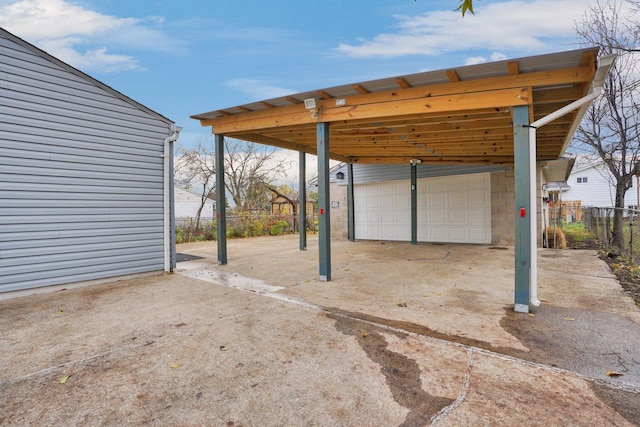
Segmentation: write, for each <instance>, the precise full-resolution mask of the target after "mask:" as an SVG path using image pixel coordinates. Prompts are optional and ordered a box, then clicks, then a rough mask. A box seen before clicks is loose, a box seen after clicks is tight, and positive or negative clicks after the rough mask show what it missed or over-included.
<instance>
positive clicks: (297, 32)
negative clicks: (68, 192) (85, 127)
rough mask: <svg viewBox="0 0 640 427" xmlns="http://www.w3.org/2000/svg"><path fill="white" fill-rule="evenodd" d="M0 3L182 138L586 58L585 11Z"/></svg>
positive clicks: (495, 0)
mask: <svg viewBox="0 0 640 427" xmlns="http://www.w3.org/2000/svg"><path fill="white" fill-rule="evenodd" d="M474 3H475V5H474V8H475V12H476V14H475V15H470V14H467V15H466V16H465V17H464V18H462V16H461V14H460V12H456V11H455V10H454V9H455V8H456V7H457V5H458V0H415V1H414V0H180V1H177V0H0V26H1V27H3V28H5V29H7V30H8V31H10V32H12V33H14V34H16V35H17V36H19V37H21V38H23V39H25V40H27V41H29V42H31V43H33V44H35V45H36V46H38V47H39V48H41V49H43V50H45V51H47V52H48V53H50V54H52V55H54V56H56V57H58V58H60V59H61V60H63V61H65V62H68V63H70V64H71V65H73V66H75V67H77V68H79V69H81V70H82V71H84V72H86V73H88V74H90V75H91V76H93V77H95V78H97V79H98V80H101V81H103V82H104V83H106V84H108V85H110V86H112V87H113V88H115V89H117V90H119V91H120V92H122V93H124V94H126V95H127V96H129V97H131V98H133V99H135V100H136V101H138V102H140V103H142V104H144V105H146V106H147V107H149V108H151V109H153V110H155V111H157V112H159V113H161V114H163V115H164V116H166V117H168V118H170V119H171V120H173V121H175V122H176V123H177V124H178V125H179V126H182V127H183V129H184V130H183V132H182V135H181V137H180V143H181V144H182V145H184V146H187V147H189V146H192V145H193V144H194V143H195V141H196V140H197V139H198V137H201V136H203V135H207V134H208V131H209V129H210V128H202V127H200V125H199V123H198V122H197V121H194V120H191V119H189V116H190V115H193V114H197V113H203V112H206V111H211V110H215V109H219V108H224V107H231V106H235V105H239V104H244V103H248V102H251V101H256V100H262V99H267V98H271V97H276V96H282V95H286V94H290V93H296V92H302V91H307V90H313V89H320V88H324V87H330V86H335V85H340V84H346V83H354V82H360V81H366V80H370V79H375V78H381V77H388V76H396V75H402V74H410V73H415V72H419V71H426V70H437V69H441V68H447V67H454V66H460V65H465V64H471V63H478V62H487V61H492V60H500V59H505V58H517V57H522V56H529V55H535V54H541V53H550V52H556V51H562V50H568V49H573V48H576V47H577V45H576V44H575V43H576V39H575V32H574V29H573V27H574V23H575V22H576V21H579V20H581V19H582V17H583V16H584V14H585V12H586V11H587V10H588V7H589V3H590V2H589V1H587V0H520V1H517V0H475V1H474Z"/></svg>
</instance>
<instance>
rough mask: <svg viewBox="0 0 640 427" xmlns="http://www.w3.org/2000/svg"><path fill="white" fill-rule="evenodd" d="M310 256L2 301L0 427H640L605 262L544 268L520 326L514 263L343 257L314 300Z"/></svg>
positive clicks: (441, 250) (419, 255)
mask: <svg viewBox="0 0 640 427" xmlns="http://www.w3.org/2000/svg"><path fill="white" fill-rule="evenodd" d="M308 246H309V248H308V250H307V251H303V252H301V251H299V250H298V249H297V248H298V243H297V238H296V237H295V236H283V237H278V238H259V239H246V240H232V241H230V242H229V251H228V252H229V264H228V265H226V266H218V265H216V264H215V261H216V259H215V245H214V243H206V244H188V245H180V246H179V248H178V250H179V252H180V253H181V254H182V255H181V259H185V261H183V262H180V263H179V264H178V274H173V275H161V276H149V277H142V278H135V279H128V280H125V281H120V282H115V283H106V284H101V285H95V286H91V287H78V288H75V287H73V288H72V287H70V286H69V287H66V288H58V289H57V291H56V292H49V293H43V294H38V295H29V296H20V297H16V298H12V299H5V300H3V301H0V327H2V329H1V331H2V332H0V350H2V354H3V359H4V360H3V362H4V363H3V364H2V366H1V367H0V424H3V425H5V424H6V425H123V424H132V425H184V426H187V425H188V426H191V425H194V426H195V425H213V426H218V425H220V426H281V425H287V426H288V425H292V426H302V425H305V426H306V425H309V426H315V425H317V426H327V425H331V426H334V425H336V426H393V425H398V426H400V425H403V426H422V425H446V426H449V425H452V426H455V425H492V426H494V425H545V426H548V425H620V426H623V425H638V424H640V414H639V411H638V409H637V408H638V407H640V334H638V325H639V324H640V308H638V307H637V306H636V305H635V304H634V303H633V301H632V300H631V299H630V298H629V297H627V296H626V295H625V294H624V293H623V292H622V290H621V288H620V286H619V284H618V282H617V281H616V280H615V278H614V277H613V276H612V275H611V273H610V272H609V270H608V267H607V266H606V265H605V264H604V263H603V262H601V261H600V260H598V259H597V257H596V255H595V253H594V252H592V251H550V250H549V251H547V250H545V251H541V252H539V255H538V256H539V264H540V267H541V269H540V272H539V280H540V291H539V296H540V297H541V299H542V300H543V304H542V305H541V306H540V307H539V308H537V309H535V310H534V312H533V313H532V315H527V314H516V313H514V312H513V310H512V309H511V306H512V304H513V250H512V249H510V248H509V249H502V248H495V249H490V248H488V247H486V246H468V245H426V244H425V245H417V246H411V245H409V244H405V243H389V242H386V243H384V244H382V243H379V242H356V243H349V242H332V249H333V257H332V262H333V280H332V281H330V282H320V281H319V280H318V279H317V278H318V266H317V259H318V254H317V242H316V241H315V240H314V239H313V238H311V239H310V241H309V245H308ZM62 289H64V290H62ZM13 296H15V295H13ZM6 297H7V295H4V296H3V298H6ZM607 371H615V372H618V373H620V374H621V375H620V376H617V377H612V376H607V375H606V373H607Z"/></svg>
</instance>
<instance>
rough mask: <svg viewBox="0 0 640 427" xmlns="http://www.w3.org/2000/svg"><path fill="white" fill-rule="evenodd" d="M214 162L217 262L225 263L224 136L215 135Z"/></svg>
mask: <svg viewBox="0 0 640 427" xmlns="http://www.w3.org/2000/svg"><path fill="white" fill-rule="evenodd" d="M215 162H216V226H217V238H218V264H219V265H225V264H226V263H227V209H226V205H227V201H226V197H225V194H224V192H225V189H224V136H222V135H215Z"/></svg>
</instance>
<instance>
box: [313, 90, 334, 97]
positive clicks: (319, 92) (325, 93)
mask: <svg viewBox="0 0 640 427" xmlns="http://www.w3.org/2000/svg"><path fill="white" fill-rule="evenodd" d="M316 93H317V94H318V96H319V97H320V98H322V99H331V98H333V96H331V95H329V94H328V93H327V92H325V91H323V90H317V91H316Z"/></svg>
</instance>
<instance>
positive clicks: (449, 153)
mask: <svg viewBox="0 0 640 427" xmlns="http://www.w3.org/2000/svg"><path fill="white" fill-rule="evenodd" d="M597 53H598V49H597V48H589V49H580V50H573V51H567V52H559V53H552V54H546V55H539V56H534V57H527V58H520V59H513V60H505V61H499V62H492V63H487V64H479V65H471V66H465V67H460V68H451V69H448V70H440V71H429V72H423V73H418V74H411V75H405V76H398V77H391V78H385V79H379V80H372V81H368V82H360V83H354V84H348V85H342V86H335V87H331V88H326V89H320V90H315V91H309V92H302V93H298V94H293V95H290V96H283V97H279V98H273V99H268V100H265V101H259V102H253V103H249V104H244V105H240V106H236V107H230V108H223V109H220V110H215V111H212V112H208V113H203V114H197V115H194V116H192V118H194V119H197V120H200V123H201V125H203V126H211V127H212V132H213V133H214V134H218V135H223V136H227V137H233V138H238V139H242V140H246V141H251V142H257V143H261V144H266V145H271V146H275V147H280V148H286V149H292V150H296V151H301V152H305V153H310V154H316V150H317V148H316V147H317V145H316V144H317V136H316V124H317V123H318V122H328V123H330V128H329V129H330V134H329V139H330V141H331V147H330V152H329V155H330V157H331V158H332V159H335V160H340V161H344V162H348V163H386V164H390V163H409V161H410V160H411V159H420V160H421V161H422V162H423V163H437V164H461V163H462V164H465V163H468V164H506V165H508V164H513V162H514V134H513V127H512V122H513V120H512V114H511V113H512V108H511V107H514V106H519V105H528V106H529V112H530V122H533V121H535V120H537V119H539V118H541V117H544V116H546V115H548V114H549V113H552V112H554V111H556V110H558V109H560V108H561V107H563V106H565V105H567V104H570V103H571V102H573V101H575V100H577V99H579V98H581V97H583V96H585V95H586V94H587V93H588V92H589V90H590V87H591V84H592V81H593V79H594V76H595V73H596V68H597ZM311 98H314V99H315V100H316V102H317V105H318V106H319V107H320V114H319V115H318V117H313V116H312V114H311V113H310V111H309V110H307V109H306V108H305V105H304V100H305V99H311ZM580 120H581V117H580V114H579V111H578V110H574V111H572V112H570V113H568V114H566V115H564V116H562V117H560V118H559V119H557V120H555V121H554V122H553V123H551V124H549V125H547V126H544V127H542V128H540V129H539V130H538V133H537V160H550V159H557V158H558V157H559V156H561V155H562V154H563V152H564V150H565V149H566V146H567V144H568V143H569V141H570V139H571V137H572V135H573V132H574V131H575V128H576V127H577V125H578V124H579V121H580Z"/></svg>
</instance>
